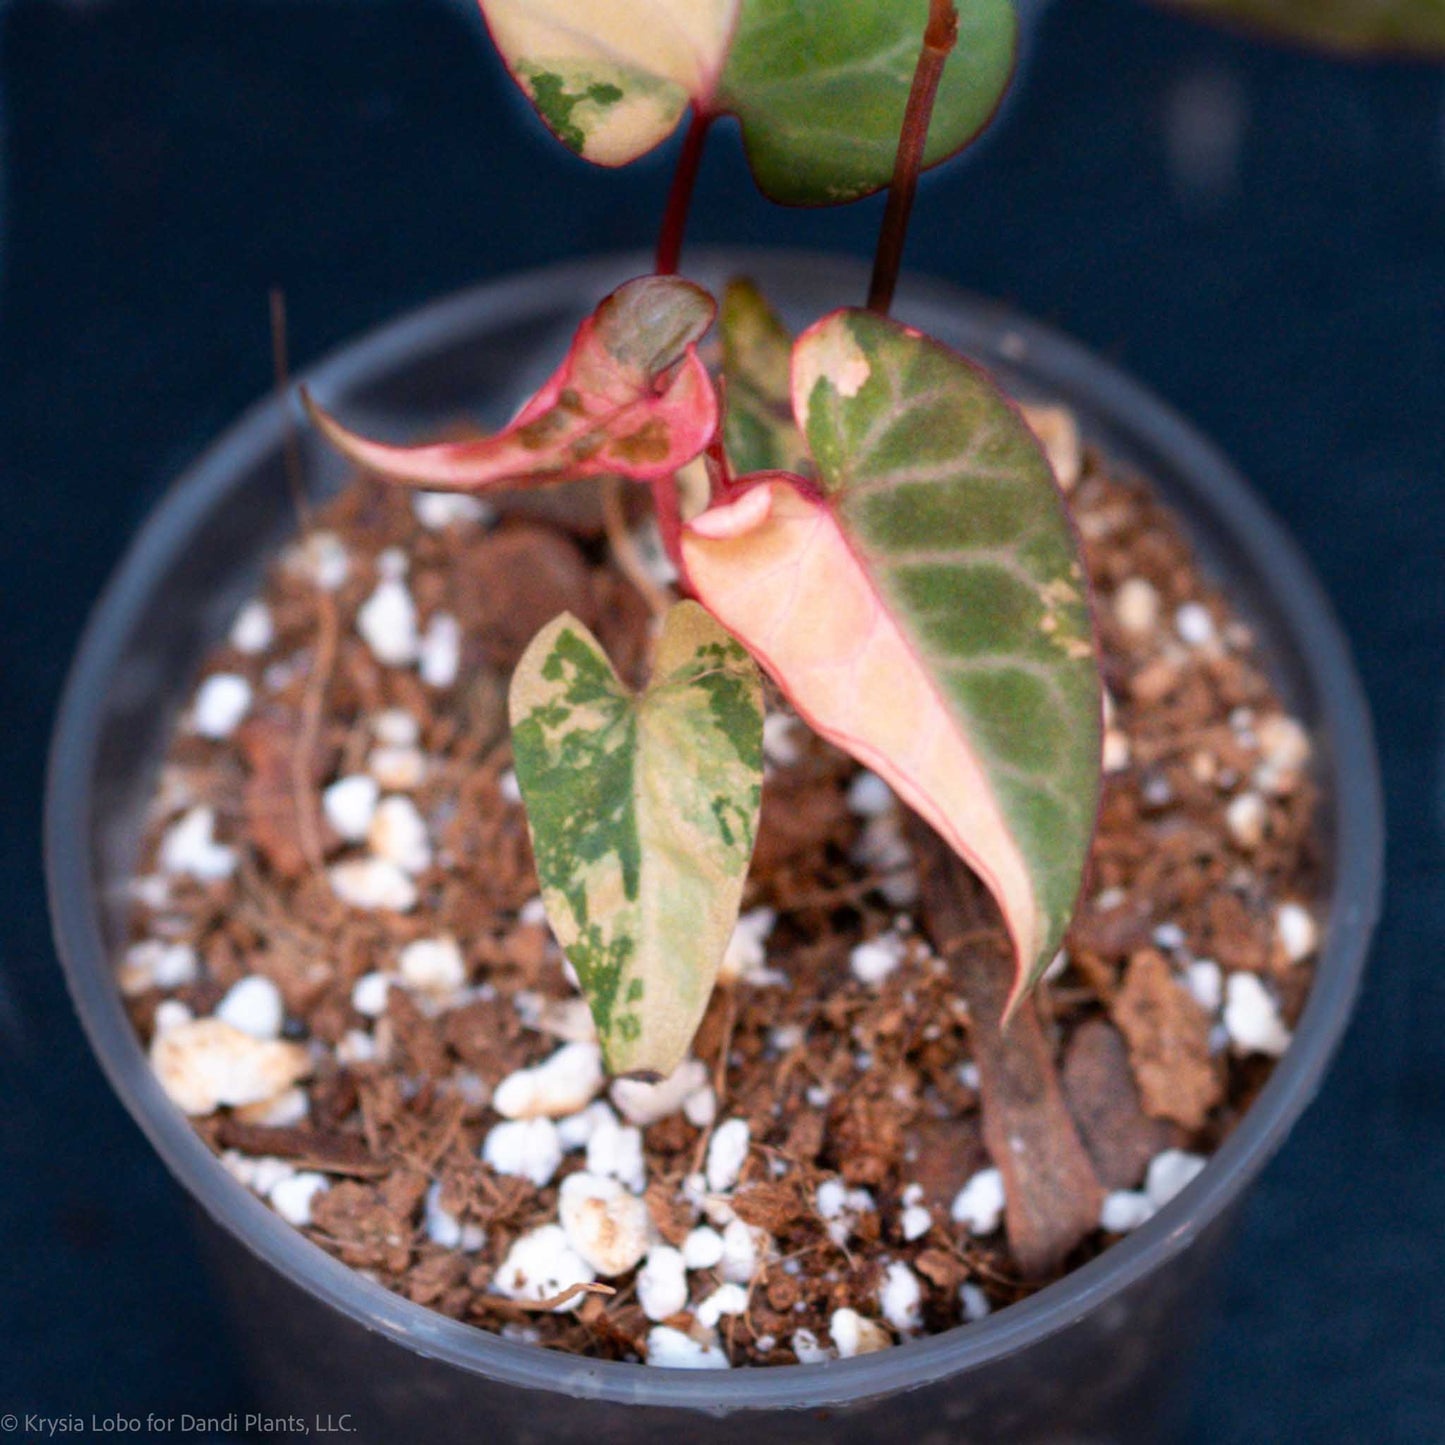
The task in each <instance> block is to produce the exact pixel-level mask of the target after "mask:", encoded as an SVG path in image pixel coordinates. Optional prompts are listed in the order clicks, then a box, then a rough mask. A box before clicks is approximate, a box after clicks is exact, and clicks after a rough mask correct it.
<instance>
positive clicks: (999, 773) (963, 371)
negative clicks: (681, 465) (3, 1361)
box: [683, 311, 1101, 1001]
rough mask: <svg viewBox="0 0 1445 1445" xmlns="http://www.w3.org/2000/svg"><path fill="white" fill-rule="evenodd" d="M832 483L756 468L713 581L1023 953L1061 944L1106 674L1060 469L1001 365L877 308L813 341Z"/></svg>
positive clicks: (741, 626)
mask: <svg viewBox="0 0 1445 1445" xmlns="http://www.w3.org/2000/svg"><path fill="white" fill-rule="evenodd" d="M792 392H793V405H794V410H795V413H796V415H797V418H798V422H799V424H800V426H801V427H802V430H803V434H804V435H805V437H806V438H807V440H808V443H809V447H810V451H811V454H812V457H813V462H814V465H815V467H816V471H817V480H816V481H811V480H807V479H803V478H799V477H794V476H790V475H787V474H784V473H771V474H764V475H762V476H759V477H757V478H756V479H753V480H751V481H750V482H747V481H745V482H744V484H743V489H742V490H741V491H740V492H739V493H738V494H737V495H736V498H735V499H733V500H730V501H728V502H727V503H726V504H725V505H722V506H719V507H716V508H714V509H712V510H711V511H709V512H705V513H703V514H702V516H700V517H698V518H696V519H695V520H694V521H693V522H692V524H691V525H690V526H689V528H688V529H687V530H686V531H685V532H684V536H683V557H684V561H685V563H686V566H687V571H688V576H689V579H690V581H691V584H692V586H693V588H694V591H695V593H696V595H697V597H698V599H699V600H700V601H701V602H702V603H703V604H704V605H705V606H706V607H707V608H708V609H709V610H710V611H711V612H712V613H713V615H714V616H716V617H717V618H718V619H719V621H721V622H722V624H723V625H724V626H725V627H726V628H727V629H728V630H729V631H730V632H731V633H732V634H733V635H734V636H735V637H737V638H738V639H739V640H740V641H742V642H743V643H744V644H745V645H746V646H747V647H748V649H749V650H750V651H751V652H752V653H753V655H754V656H755V657H757V658H758V660H759V661H760V662H761V663H762V664H763V666H764V667H765V668H766V669H767V670H768V671H769V672H770V673H771V674H772V676H773V677H774V679H775V680H776V681H777V683H778V685H779V686H780V687H781V688H782V689H783V691H784V692H785V693H786V694H787V695H788V697H789V698H790V699H791V700H792V702H793V704H794V705H795V706H796V707H797V709H798V711H799V712H800V713H801V714H802V715H803V716H804V717H805V718H806V719H807V721H808V722H809V723H810V724H811V725H812V726H813V727H814V728H815V729H816V730H817V731H818V732H820V733H821V734H822V735H823V736H825V737H827V738H829V739H830V740H831V741H833V742H835V743H837V744H838V745H839V746H840V747H842V748H844V749H846V750H847V751H848V752H850V753H852V754H853V756H855V757H856V758H858V759H859V760H860V761H861V762H863V763H864V764H865V765H866V766H867V767H870V768H872V769H873V770H874V771H875V772H877V773H879V774H880V775H881V776H882V777H884V778H885V779H886V780H887V781H888V782H889V783H890V784H891V785H892V786H893V788H894V790H895V791H896V792H897V793H898V794H899V796H900V797H901V798H902V799H903V800H904V801H905V802H906V803H908V804H909V805H910V806H911V807H913V808H914V809H915V810H916V811H917V812H918V813H920V814H921V815H922V817H923V818H924V819H926V820H927V821H928V822H929V823H930V824H932V825H933V827H934V828H935V829H937V831H938V832H939V833H940V834H941V835H942V836H943V837H944V838H945V839H946V840H947V842H948V843H949V844H950V846H952V847H953V848H954V849H955V850H956V851H957V852H958V853H959V854H960V855H961V856H962V857H963V858H964V859H965V860H966V861H967V862H968V863H969V864H970V865H971V866H972V867H973V869H974V870H975V871H976V872H977V873H978V875H979V876H980V878H981V879H982V880H983V881H984V882H985V884H986V885H987V886H988V888H989V890H990V891H991V892H992V893H993V895H994V897H995V898H996V899H997V901H998V903H999V905H1000V908H1001V909H1002V912H1003V915H1004V919H1005V921H1006V923H1007V924H1008V927H1009V931H1010V933H1011V934H1012V937H1013V940H1014V945H1015V949H1016V954H1017V976H1016V982H1015V988H1014V1000H1015V1001H1017V999H1019V998H1020V997H1022V995H1023V992H1024V991H1025V990H1026V989H1027V988H1028V987H1029V986H1030V985H1031V984H1032V983H1033V982H1035V981H1036V980H1037V978H1038V977H1039V975H1040V974H1041V973H1042V971H1043V970H1044V968H1045V967H1047V965H1048V963H1049V961H1050V959H1051V958H1052V957H1053V955H1054V953H1055V952H1056V951H1057V949H1058V947H1059V943H1060V940H1061V939H1062V937H1063V933H1064V930H1065V928H1066V926H1067V924H1068V921H1069V918H1070V915H1071V913H1072V910H1073V906H1074V903H1075V900H1076V897H1077V894H1078V890H1079V886H1080V880H1081V877H1082V873H1083V868H1084V862H1085V857H1086V854H1087V851H1088V847H1089V842H1090V839H1091V837H1092V834H1093V827H1094V819H1095V812H1096V807H1097V800H1098V792H1099V777H1100V744H1101V737H1100V734H1101V685H1100V680H1099V673H1098V666H1097V661H1096V652H1095V645H1094V637H1093V629H1092V622H1091V617H1090V613H1089V607H1088V601H1087V597H1086V585H1085V581H1084V577H1083V573H1082V570H1081V566H1080V559H1079V553H1078V548H1077V545H1076V541H1075V536H1074V533H1073V530H1072V527H1071V526H1070V523H1069V520H1068V517H1067V514H1066V512H1065V510H1064V503H1063V498H1062V496H1061V494H1060V493H1059V490H1058V487H1057V485H1056V483H1055V481H1054V478H1053V474H1052V472H1051V471H1050V469H1049V465H1048V463H1047V461H1046V460H1045V458H1044V456H1043V453H1042V452H1041V451H1040V449H1039V445H1038V443H1037V441H1036V440H1035V439H1034V437H1033V434H1032V433H1031V432H1030V431H1029V429H1028V427H1027V426H1026V425H1025V424H1024V422H1023V420H1022V419H1021V418H1020V416H1019V414H1018V413H1017V412H1016V411H1015V410H1014V408H1013V407H1012V406H1011V405H1010V403H1009V402H1008V400H1007V399H1006V398H1005V397H1004V396H1003V395H1002V394H1001V393H1000V392H999V391H998V389H997V388H996V386H995V385H994V384H993V382H992V381H990V380H989V378H988V377H987V376H986V375H985V374H984V373H982V372H981V371H979V370H977V369H976V368H974V367H973V366H971V365H969V364H968V363H967V362H965V361H964V360H963V358H962V357H960V356H957V355H956V354H954V353H953V352H951V351H949V350H948V349H947V348H946V347H944V346H942V345H941V344H939V343H938V342H936V341H932V340H930V339H928V338H926V337H923V336H920V335H919V334H918V333H917V332H914V331H911V330H909V329H908V328H906V327H904V326H901V325H899V324H898V323H896V322H893V321H889V320H886V319H884V318H881V317H878V316H875V315H873V314H871V313H868V312H860V311H843V312H836V313H834V314H833V315H831V316H829V317H826V318H824V320H822V321H821V322H819V323H818V324H817V325H816V326H814V327H813V328H812V329H811V330H809V331H808V332H805V333H804V335H803V336H802V337H800V338H799V340H798V343H797V345H796V347H795V348H794V353H793V366H792Z"/></svg>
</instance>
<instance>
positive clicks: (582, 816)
mask: <svg viewBox="0 0 1445 1445" xmlns="http://www.w3.org/2000/svg"><path fill="white" fill-rule="evenodd" d="M511 719H512V748H513V757H514V763H515V767H516V772H517V781H518V783H519V784H520V785H521V789H522V798H523V801H524V802H525V804H526V808H527V825H528V827H529V828H530V830H531V834H532V847H533V851H534V852H535V854H536V858H537V875H538V878H539V879H540V881H541V885H542V901H543V903H544V904H545V906H546V909H547V917H548V919H549V921H550V922H551V924H552V929H553V932H555V933H556V935H557V939H558V941H559V942H560V943H561V945H562V947H563V949H564V950H565V951H566V954H567V957H568V958H569V959H570V960H571V963H572V967H573V968H574V969H576V971H577V977H578V979H579V980H580V981H581V984H582V990H583V992H584V993H585V994H586V996H587V1001H588V1004H589V1005H590V1007H591V1009H592V1017H593V1019H594V1021H595V1022H596V1024H597V1033H598V1037H599V1039H600V1041H601V1044H602V1051H603V1057H604V1059H605V1060H606V1063H607V1067H608V1069H609V1070H610V1071H611V1072H612V1073H616V1074H659V1075H663V1074H668V1073H671V1072H672V1070H673V1069H674V1068H676V1067H677V1065H678V1064H679V1063H681V1062H682V1060H683V1059H684V1058H685V1057H686V1054H687V1050H688V1046H689V1045H690V1044H691V1042H692V1037H693V1034H694V1033H696V1031H697V1026H698V1024H699V1023H700V1022H701V1020H702V1015H703V1010H704V1009H705V1008H706V1007H707V1001H708V997H709V995H710V994H711V992H712V986H713V982H714V980H715V979H716V977H717V970H718V966H719V964H720V963H721V962H722V956H723V952H724V950H725V949H726V947H727V944H728V940H729V938H730V937H731V936H732V930H733V926H734V924H735V923H736V922H737V915H738V907H739V905H740V903H741V901H742V888H743V878H744V876H745V874H746V872H747V866H748V860H749V859H750V858H751V857H752V851H753V841H754V838H755V837H756V834H757V826H758V809H759V806H760V803H761V798H762V767H763V744H762V729H763V700H762V682H761V679H760V678H759V676H758V671H757V668H756V667H755V666H754V665H753V662H752V659H751V658H749V656H748V654H747V653H746V652H745V651H743V649H742V648H741V647H739V646H738V644H737V643H736V642H734V641H733V640H732V638H730V637H729V636H728V635H727V633H726V632H724V631H723V630H722V628H721V627H719V626H718V624H717V623H716V622H714V621H713V619H712V618H711V617H709V616H708V614H707V613H706V612H705V611H704V610H703V609H702V608H701V607H699V606H698V605H697V604H696V603H695V602H680V603H678V604H677V605H676V606H675V607H673V608H672V609H671V611H669V613H668V614H667V618H666V620H665V622H664V624H663V630H662V635H661V637H660V638H659V640H658V644H657V655H656V659H655V662H654V667H653V678H652V682H651V683H650V684H649V686H648V687H647V689H646V690H645V691H644V692H642V693H641V694H640V695H639V694H636V693H633V692H631V691H630V690H629V689H628V688H627V687H625V686H624V685H623V684H622V682H621V681H620V680H619V679H618V677H617V674H616V672H615V671H614V670H613V668H612V664H611V663H610V662H609V661H608V660H607V657H606V654H605V653H604V652H603V651H602V648H601V647H600V646H599V644H598V642H597V640H596V638H594V637H593V636H592V634H591V633H590V632H588V631H587V629H586V628H585V627H583V626H582V624H581V623H580V622H578V621H577V619H576V618H574V617H572V616H570V615H568V614H565V613H564V614H563V615H562V616H561V617H558V618H556V619H555V620H554V621H552V622H550V623H549V624H548V625H547V626H546V627H544V628H543V629H542V631H541V632H540V633H538V634H537V636H536V637H535V638H534V639H533V640H532V643H531V645H530V646H529V647H528V648H527V651H526V653H525V654H524V655H523V657H522V660H521V662H520V663H518V665H517V670H516V673H515V674H514V675H513V678H512V689H511Z"/></svg>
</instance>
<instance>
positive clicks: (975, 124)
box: [481, 0, 1018, 206]
mask: <svg viewBox="0 0 1445 1445" xmlns="http://www.w3.org/2000/svg"><path fill="white" fill-rule="evenodd" d="M481 6H482V12H483V14H484V15H485V16H486V19H487V24H488V25H489V27H490V28H491V32H492V38H493V39H494V40H495V41H496V43H497V48H498V49H499V50H500V51H501V53H502V58H503V59H504V60H505V61H506V64H507V68H508V69H509V70H510V71H511V73H512V77H513V78H514V79H515V80H516V81H517V83H518V85H520V86H521V87H522V90H523V91H524V93H525V94H526V95H527V97H528V98H529V99H530V100H531V102H532V104H533V105H534V106H535V107H536V110H537V113H538V114H539V115H540V116H541V117H542V119H543V121H545V122H546V124H547V127H548V128H549V129H550V130H551V132H552V133H553V135H555V136H556V137H557V138H558V139H559V140H560V141H562V143H563V144H564V145H566V146H568V147H569V148H570V149H572V150H573V151H575V152H576V153H577V154H578V155H580V156H583V157H585V158H586V159H587V160H590V161H596V162H597V163H598V164H599V165H606V166H619V165H625V164H626V163H627V162H628V161H632V160H636V159H637V158H638V157H639V156H641V155H645V154H646V153H647V152H648V151H650V150H652V149H653V148H654V147H655V146H657V145H660V144H661V143H662V142H663V141H664V140H666V139H667V137H668V136H669V135H671V134H672V132H673V131H674V130H675V129H676V127H677V123H678V121H679V120H680V119H681V118H682V115H683V112H684V111H685V110H686V109H687V107H688V106H689V105H692V106H693V107H694V108H695V109H696V110H697V112H698V113H699V114H700V115H703V116H716V115H720V114H723V113H731V114H733V115H735V116H737V118H738V121H739V122H740V123H741V125H742V128H743V141H744V144H745V145H746V147H747V153H748V160H749V163H750V164H751V166H752V169H753V174H754V176H755V177H756V178H757V182H758V185H759V186H760V187H761V189H762V190H763V192H764V194H766V195H768V196H770V197H771V198H772V199H773V200H775V201H783V202H786V203H789V204H793V205H807V206H817V205H831V204H834V203H836V202H839V201H851V200H856V199H857V198H858V197H859V196H865V195H868V194H869V193H870V192H872V191H876V190H879V189H881V188H882V187H883V186H886V185H887V184H888V181H889V178H890V177H891V176H892V173H893V160H894V156H895V153H896V152H897V149H898V132H899V129H900V127H901V126H902V123H903V111H904V107H905V105H906V103H907V100H908V91H909V88H910V86H911V84H912V82H913V71H914V67H915V66H916V64H917V62H918V52H919V46H920V44H921V42H922V39H923V31H924V26H925V24H926V23H927V20H928V0H869V3H867V4H863V3H860V0H808V3H806V4H805V3H802V0H741V4H739V0H481ZM1017 29H1018V25H1017V21H1016V19H1015V17H1014V12H1013V8H1012V6H1011V5H1010V3H1009V0H958V43H957V45H956V46H955V48H954V51H953V54H952V55H951V56H950V57H949V60H948V64H947V66H946V67H945V69H944V72H943V77H942V80H941V82H940V84H939V89H938V97H937V100H936V101H935V103H934V108H933V123H932V127H931V129H930V131H929V138H928V146H927V149H926V151H925V153H924V164H925V165H930V166H932V165H936V164H938V162H939V161H942V160H946V159H947V158H948V157H949V156H951V155H952V154H954V152H955V151H958V150H960V149H962V147H964V146H965V145H967V144H968V142H969V141H971V140H972V139H973V138H974V136H976V135H977V134H978V133H979V131H981V130H982V129H983V128H984V126H985V125H987V124H988V122H989V120H990V119H991V117H992V116H993V113H994V111H995V110H997V108H998V105H999V102H1000V100H1002V98H1003V94H1004V92H1005V91H1006V90H1007V89H1008V84H1009V80H1010V79H1011V77H1012V75H1013V66H1014V54H1015V49H1016V45H1017Z"/></svg>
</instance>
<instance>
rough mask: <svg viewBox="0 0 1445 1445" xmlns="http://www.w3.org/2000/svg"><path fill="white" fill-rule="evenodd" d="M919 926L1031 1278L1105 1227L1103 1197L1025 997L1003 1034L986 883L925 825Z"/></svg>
mask: <svg viewBox="0 0 1445 1445" xmlns="http://www.w3.org/2000/svg"><path fill="white" fill-rule="evenodd" d="M913 836H914V847H915V851H916V852H917V854H918V857H919V872H920V884H921V892H922V910H923V920H924V923H925V925H926V926H927V928H928V931H929V933H930V935H931V936H932V938H933V942H934V947H935V948H937V950H938V952H939V954H940V955H941V956H942V957H943V958H944V959H946V960H947V961H948V962H949V963H950V964H951V965H952V967H953V971H954V977H955V978H956V979H957V981H958V986H959V992H960V994H961V995H962V997H963V999H964V1001H965V1002H966V1003H967V1004H968V1010H969V1014H970V1017H971V1019H972V1026H971V1028H970V1031H969V1041H970V1042H971V1043H972V1045H973V1054H974V1058H975V1060H976V1061H977V1063H978V1074H979V1094H980V1099H981V1102H982V1106H983V1110H982V1112H983V1138H984V1143H985V1145H986V1146H987V1147H988V1152H989V1154H990V1155H991V1156H992V1158H993V1161H994V1164H995V1165H996V1166H997V1167H998V1169H999V1171H1000V1173H1002V1175H1003V1179H1004V1197H1005V1199H1006V1201H1007V1203H1006V1205H1005V1214H1004V1218H1005V1222H1006V1225H1007V1228H1008V1239H1009V1248H1010V1249H1011V1250H1012V1252H1013V1256H1014V1258H1015V1260H1017V1261H1018V1265H1019V1269H1020V1270H1021V1271H1022V1273H1023V1275H1024V1277H1025V1278H1028V1279H1037V1278H1040V1277H1042V1276H1044V1275H1047V1274H1050V1273H1052V1272H1053V1271H1055V1270H1057V1269H1058V1268H1059V1267H1060V1266H1061V1265H1062V1264H1063V1262H1064V1261H1065V1260H1066V1259H1067V1258H1068V1257H1069V1255H1070V1254H1072V1253H1073V1251H1074V1249H1075V1248H1076V1247H1077V1246H1078V1245H1079V1244H1080V1243H1081V1242H1082V1241H1083V1240H1084V1239H1086V1238H1087V1237H1088V1236H1089V1235H1090V1234H1092V1233H1093V1232H1094V1231H1095V1230H1096V1229H1097V1228H1098V1227H1099V1206H1100V1205H1101V1204H1102V1203H1103V1199H1104V1191H1103V1189H1102V1188H1101V1187H1100V1184H1099V1180H1098V1176H1097V1175H1096V1174H1095V1173H1094V1166H1093V1164H1092V1163H1091V1162H1090V1159H1089V1156H1088V1154H1087V1152H1086V1151H1085V1149H1084V1146H1083V1144H1082V1142H1081V1141H1080V1139H1079V1135H1078V1131H1077V1130H1076V1129H1075V1127H1074V1121H1073V1119H1072V1118H1071V1117H1070V1115H1069V1110H1068V1106H1067V1105H1066V1104H1065V1102H1064V1095H1063V1090H1062V1089H1061V1088H1060V1087H1059V1079H1058V1074H1057V1072H1056V1071H1055V1068H1054V1062H1053V1055H1052V1051H1051V1050H1050V1048H1049V1046H1048V1044H1047V1043H1046V1042H1045V1039H1044V1035H1043V1031H1042V1030H1041V1029H1040V1028H1039V1020H1038V1013H1037V1010H1036V1009H1035V1006H1034V1002H1033V1000H1032V999H1025V1000H1024V1001H1023V1003H1022V1004H1021V1005H1020V1006H1019V1008H1018V1009H1017V1010H1016V1011H1015V1013H1014V1016H1013V1018H1012V1019H1011V1020H1010V1021H1009V1024H1008V1026H1007V1028H1005V1027H1004V1025H1003V1016H1004V1008H1005V1006H1006V1004H1007V1003H1008V997H1009V989H1010V987H1011V985H1012V981H1013V978H1012V975H1013V969H1012V960H1011V956H1010V953H1009V951H1008V950H1007V949H1006V948H1005V949H1001V948H1000V947H999V946H998V939H997V937H996V935H995V936H994V937H992V938H991V939H990V942H991V943H992V944H993V946H992V947H980V946H979V945H978V942H977V938H978V934H979V931H980V927H981V925H982V923H983V922H984V920H985V919H986V918H987V916H988V913H989V911H990V910H991V908H992V900H989V899H987V898H986V895H985V894H984V892H983V888H982V885H981V884H979V882H978V881H977V879H976V878H975V877H974V876H973V874H972V873H970V872H969V871H968V870H967V868H965V867H964V865H963V863H962V862H961V861H960V860H959V859H958V858H957V857H956V855H955V854H954V853H953V852H952V850H950V849H949V848H947V847H946V846H945V845H944V844H943V842H942V841H941V840H940V839H939V838H938V837H937V835H936V834H934V833H932V831H931V830H930V829H928V828H927V827H926V826H925V825H923V824H922V823H919V824H918V825H917V826H916V827H915V828H914V830H913Z"/></svg>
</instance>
